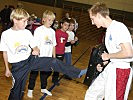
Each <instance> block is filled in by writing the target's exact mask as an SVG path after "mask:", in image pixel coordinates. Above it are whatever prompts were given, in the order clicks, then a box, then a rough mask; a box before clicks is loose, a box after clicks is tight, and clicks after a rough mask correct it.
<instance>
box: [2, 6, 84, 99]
mask: <svg viewBox="0 0 133 100" xmlns="http://www.w3.org/2000/svg"><path fill="white" fill-rule="evenodd" d="M28 18H29V14H28V13H27V11H25V10H24V9H22V8H17V9H14V10H13V11H12V13H11V16H10V19H11V21H13V27H11V28H10V29H8V30H6V31H4V32H3V33H2V35H1V42H0V51H3V58H4V63H5V67H6V71H5V76H6V77H10V76H12V78H13V86H12V89H11V91H10V95H9V97H8V100H22V97H23V94H24V87H25V83H26V80H27V76H28V74H29V72H30V71H31V70H34V71H38V70H39V71H52V70H55V71H58V72H62V73H63V74H67V75H69V76H70V77H72V78H79V77H81V76H82V75H83V74H85V73H86V70H80V69H78V68H75V67H73V66H68V65H66V64H65V63H63V62H62V61H60V60H58V59H55V58H52V57H38V55H39V53H40V52H39V51H40V50H39V49H38V47H37V45H36V43H35V42H34V41H33V36H32V33H31V32H30V31H29V30H27V29H25V27H26V25H27V21H28ZM31 48H32V49H31ZM31 53H32V55H31ZM8 62H9V63H11V65H12V69H11V72H10V70H9V65H8ZM44 66H45V67H44ZM66 68H67V69H66ZM69 73H70V74H69Z"/></svg>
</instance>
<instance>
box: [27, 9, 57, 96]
mask: <svg viewBox="0 0 133 100" xmlns="http://www.w3.org/2000/svg"><path fill="white" fill-rule="evenodd" d="M54 19H55V15H54V13H53V12H52V11H49V10H46V11H45V12H44V13H43V17H42V22H43V25H41V26H40V27H38V28H37V29H36V30H35V31H34V41H36V43H37V47H38V48H39V50H40V55H39V57H53V58H55V46H56V38H55V31H54V30H53V29H52V28H51V27H50V26H51V25H52V23H53V21H54ZM44 67H45V66H44ZM37 75H38V71H31V73H30V79H29V85H28V93H27V96H28V97H30V98H32V97H33V95H32V92H33V89H34V87H35V81H36V78H37ZM50 75H51V71H50V72H47V71H40V80H41V92H42V93H46V94H48V95H52V94H51V92H49V91H48V90H47V89H46V86H47V79H48V77H49V76H50Z"/></svg>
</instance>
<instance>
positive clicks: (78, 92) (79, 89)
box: [0, 40, 133, 100]
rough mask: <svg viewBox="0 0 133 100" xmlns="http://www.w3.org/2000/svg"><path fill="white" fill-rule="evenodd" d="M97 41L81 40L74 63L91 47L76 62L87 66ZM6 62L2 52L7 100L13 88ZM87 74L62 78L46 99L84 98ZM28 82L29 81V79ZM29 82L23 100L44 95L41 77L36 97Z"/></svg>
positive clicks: (0, 91)
mask: <svg viewBox="0 0 133 100" xmlns="http://www.w3.org/2000/svg"><path fill="white" fill-rule="evenodd" d="M96 44H97V43H96V42H94V41H89V42H88V41H83V40H81V41H80V44H79V45H78V46H77V47H74V48H73V55H72V56H73V57H72V59H73V63H74V62H75V61H76V60H77V59H78V57H79V56H80V55H81V54H82V53H83V52H84V51H85V50H86V49H87V48H88V47H89V49H88V50H87V52H86V53H85V54H84V55H83V56H82V57H81V59H80V60H79V61H78V62H77V63H76V64H75V66H76V67H78V68H80V69H84V68H87V66H88V60H89V55H90V50H91V48H92V47H93V46H94V45H96ZM4 69H5V67H4V63H3V59H2V52H0V100H7V99H8V96H9V91H10V88H11V83H12V80H11V78H6V77H5V76H4ZM84 78H85V75H84V76H82V77H81V78H80V79H74V80H67V79H62V80H61V81H60V86H56V87H55V88H54V89H53V90H52V96H47V97H46V98H45V100H84V95H85V92H86V90H87V88H88V87H87V86H86V85H84V84H82V83H83V81H84ZM27 83H28V81H27ZM132 84H133V83H132ZM51 85H52V82H51V77H49V79H48V87H47V88H50V87H51ZM26 94H27V84H26V88H25V94H24V98H23V100H39V98H40V97H41V96H42V95H43V94H41V92H40V78H39V77H38V78H37V81H36V86H35V89H34V93H33V95H34V98H33V99H29V98H28V97H27V95H26ZM128 100H133V87H132V88H131V90H130V94H129V98H128Z"/></svg>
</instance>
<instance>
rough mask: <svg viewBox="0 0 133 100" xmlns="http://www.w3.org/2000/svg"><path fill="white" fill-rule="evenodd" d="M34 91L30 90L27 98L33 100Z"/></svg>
mask: <svg viewBox="0 0 133 100" xmlns="http://www.w3.org/2000/svg"><path fill="white" fill-rule="evenodd" d="M32 92H33V90H28V93H27V96H28V97H29V98H33V94H32Z"/></svg>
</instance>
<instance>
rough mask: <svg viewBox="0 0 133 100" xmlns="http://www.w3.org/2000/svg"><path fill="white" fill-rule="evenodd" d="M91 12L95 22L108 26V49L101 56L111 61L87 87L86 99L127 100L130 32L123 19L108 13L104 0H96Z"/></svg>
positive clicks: (129, 76) (100, 25) (132, 53)
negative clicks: (120, 20) (119, 19)
mask: <svg viewBox="0 0 133 100" xmlns="http://www.w3.org/2000/svg"><path fill="white" fill-rule="evenodd" d="M88 12H89V15H90V19H91V22H92V24H94V25H96V26H97V28H100V27H103V28H107V30H106V34H105V46H106V48H107V51H108V53H106V52H104V53H102V55H101V57H102V59H103V61H106V60H110V62H109V64H108V65H107V66H106V67H105V69H104V70H103V71H102V72H101V73H100V74H99V76H98V77H97V78H96V79H95V81H94V82H93V83H92V84H91V86H90V87H89V88H88V90H87V91H86V94H85V100H103V99H104V100H127V99H128V93H129V88H130V84H131V80H132V68H131V66H130V62H132V61H133V59H132V58H133V47H132V39H131V35H130V33H129V31H128V29H127V27H126V26H125V25H124V24H123V23H121V22H118V21H116V20H112V19H111V18H110V17H109V9H108V7H107V6H106V4H105V3H100V2H97V3H96V4H94V5H93V6H92V7H91V8H90V9H89V10H88Z"/></svg>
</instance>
